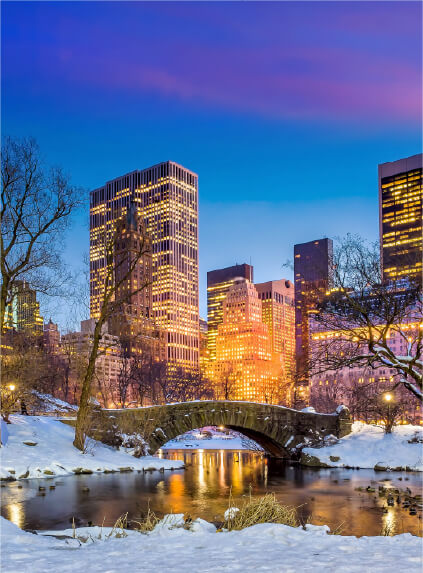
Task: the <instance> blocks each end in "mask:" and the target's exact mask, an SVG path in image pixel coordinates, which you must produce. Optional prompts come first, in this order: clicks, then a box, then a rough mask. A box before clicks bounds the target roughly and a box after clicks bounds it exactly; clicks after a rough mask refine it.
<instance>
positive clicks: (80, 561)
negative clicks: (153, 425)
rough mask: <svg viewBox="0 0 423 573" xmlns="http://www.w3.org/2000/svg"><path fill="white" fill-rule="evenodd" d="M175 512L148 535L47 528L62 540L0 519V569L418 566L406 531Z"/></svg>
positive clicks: (96, 571) (415, 542)
mask: <svg viewBox="0 0 423 573" xmlns="http://www.w3.org/2000/svg"><path fill="white" fill-rule="evenodd" d="M182 517H183V516H182V515H178V514H176V515H173V516H168V519H167V520H166V521H165V520H163V521H162V522H161V523H160V524H158V525H157V526H156V527H155V529H154V530H153V531H152V532H150V533H149V534H141V533H138V532H135V531H124V530H120V529H118V530H117V531H116V530H115V532H114V534H112V535H110V536H109V537H108V535H109V534H110V533H111V528H107V529H106V528H104V529H101V528H100V527H92V528H82V529H80V530H79V529H76V530H75V532H74V531H73V530H67V531H63V532H58V531H55V532H50V533H54V535H66V536H68V538H66V539H57V538H56V537H46V536H44V535H34V534H31V533H28V532H24V531H22V530H20V529H19V528H18V527H17V526H16V525H14V524H12V523H11V522H9V521H7V520H5V519H4V518H0V519H1V521H0V526H1V527H0V529H1V532H0V533H1V541H2V557H1V570H2V572H3V573H16V571H19V572H20V573H25V572H28V573H29V572H31V573H32V571H37V572H39V573H43V572H47V571H61V572H62V573H67V572H73V571H75V569H79V568H84V569H85V570H88V571H90V573H104V571H105V569H107V571H108V573H117V572H120V571H123V570H125V571H138V570H139V568H140V564H142V569H143V570H144V571H156V572H157V573H162V572H163V573H164V572H165V571H195V573H206V572H210V571H233V570H235V569H236V570H239V571H247V572H249V571H267V572H269V571H270V572H273V573H277V572H278V573H280V572H281V571H283V572H284V573H295V572H296V571H304V572H320V571H322V572H323V571H336V572H337V573H343V572H348V573H354V572H357V573H361V572H362V571H372V573H387V572H390V571H392V572H394V571H401V570H407V571H408V572H409V573H411V572H414V571H416V572H420V571H421V564H422V557H421V539H419V538H418V537H414V536H412V535H410V534H408V533H407V534H402V535H396V536H394V537H380V536H379V537H360V538H357V537H344V536H339V535H328V532H327V527H326V526H320V527H318V526H312V525H308V526H306V527H307V530H306V531H305V530H303V529H302V528H294V527H289V526H286V525H281V524H266V523H263V524H259V525H254V526H252V527H249V528H247V529H243V530H241V531H231V532H217V531H216V528H215V527H214V525H212V524H210V523H207V522H205V521H203V520H200V519H197V520H195V521H194V522H193V523H192V525H191V527H190V529H184V528H183V527H182V525H183V519H182ZM39 533H42V532H39ZM116 533H118V536H116ZM73 536H75V537H74V538H73ZM99 536H100V537H101V539H99ZM78 537H79V538H80V539H79V540H78ZM106 563H107V566H106V565H105V564H106Z"/></svg>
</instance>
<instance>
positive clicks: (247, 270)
mask: <svg viewBox="0 0 423 573" xmlns="http://www.w3.org/2000/svg"><path fill="white" fill-rule="evenodd" d="M237 278H245V279H248V280H249V281H250V282H253V267H252V266H251V265H247V264H242V265H234V266H233V267H226V268H225V269H218V270H215V271H209V272H208V273H207V324H208V331H207V347H208V350H209V360H216V336H217V329H218V326H219V324H221V323H222V320H223V302H224V300H225V298H226V295H227V294H228V291H229V288H230V287H231V286H232V285H233V284H234V281H235V279H237Z"/></svg>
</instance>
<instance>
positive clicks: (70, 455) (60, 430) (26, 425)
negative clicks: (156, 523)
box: [0, 415, 184, 481]
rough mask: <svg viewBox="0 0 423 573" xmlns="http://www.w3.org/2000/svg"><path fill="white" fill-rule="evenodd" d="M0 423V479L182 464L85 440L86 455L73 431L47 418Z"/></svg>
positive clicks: (20, 419)
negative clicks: (137, 454) (0, 442)
mask: <svg viewBox="0 0 423 573" xmlns="http://www.w3.org/2000/svg"><path fill="white" fill-rule="evenodd" d="M10 420H11V422H12V423H11V424H5V423H4V422H2V443H3V444H4V445H2V447H1V449H0V456H1V468H0V480H2V481H4V480H19V479H29V478H51V477H54V476H65V475H72V474H92V473H112V472H128V471H147V470H161V471H164V470H170V469H176V468H181V467H183V465H184V464H183V462H181V461H176V460H165V459H159V458H156V457H153V456H144V457H141V458H135V457H134V456H132V455H131V454H130V453H129V452H126V451H125V450H124V449H122V448H121V449H120V450H116V449H114V448H111V447H109V446H106V445H105V444H102V443H101V442H97V441H96V440H89V443H88V447H87V452H86V453H82V452H80V451H79V450H78V449H76V448H75V447H74V446H73V444H72V442H73V439H74V430H73V428H72V427H71V426H68V425H66V424H63V423H62V422H60V421H59V420H58V419H57V418H55V417H51V416H21V415H14V416H10Z"/></svg>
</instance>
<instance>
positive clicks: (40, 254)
mask: <svg viewBox="0 0 423 573" xmlns="http://www.w3.org/2000/svg"><path fill="white" fill-rule="evenodd" d="M1 176H2V189H1V206H0V219H1V239H0V253H1V296H0V321H1V330H2V331H3V329H4V326H5V319H6V309H7V307H8V305H10V304H11V303H12V301H13V298H14V296H15V292H14V289H13V285H14V284H15V283H16V282H17V281H18V280H21V279H25V280H26V281H27V282H28V283H29V284H30V286H31V288H34V289H36V290H37V291H39V292H42V293H45V294H50V295H51V294H53V293H56V294H57V293H58V289H59V287H60V285H63V284H64V282H65V279H66V274H65V273H64V267H63V265H62V263H61V257H60V252H61V246H62V242H63V241H62V238H63V232H64V230H65V229H66V227H67V225H68V223H69V216H70V215H71V213H72V212H73V211H74V210H75V208H76V207H77V206H78V204H79V199H78V194H79V193H78V190H77V189H76V188H75V187H73V186H72V185H70V183H69V178H68V176H67V175H65V174H64V173H63V171H62V170H61V169H60V168H58V167H51V168H48V167H46V166H45V165H44V163H43V161H42V159H41V155H40V150H39V148H38V145H37V143H36V141H35V140H34V139H32V138H26V139H15V138H12V137H6V138H5V139H4V143H3V145H2V167H1Z"/></svg>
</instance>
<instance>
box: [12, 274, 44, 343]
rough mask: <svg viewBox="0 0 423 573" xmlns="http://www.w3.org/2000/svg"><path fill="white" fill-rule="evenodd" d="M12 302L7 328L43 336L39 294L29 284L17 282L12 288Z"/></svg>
mask: <svg viewBox="0 0 423 573" xmlns="http://www.w3.org/2000/svg"><path fill="white" fill-rule="evenodd" d="M12 296H13V299H12V302H11V304H10V305H9V306H8V307H7V309H6V328H7V329H10V330H16V331H17V332H26V333H27V334H31V335H42V334H43V325H44V321H43V317H42V316H41V315H40V303H39V302H38V301H37V292H36V291H35V290H34V289H31V288H30V286H29V284H28V283H27V282H26V281H25V280H23V281H16V282H15V283H14V284H13V286H12Z"/></svg>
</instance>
